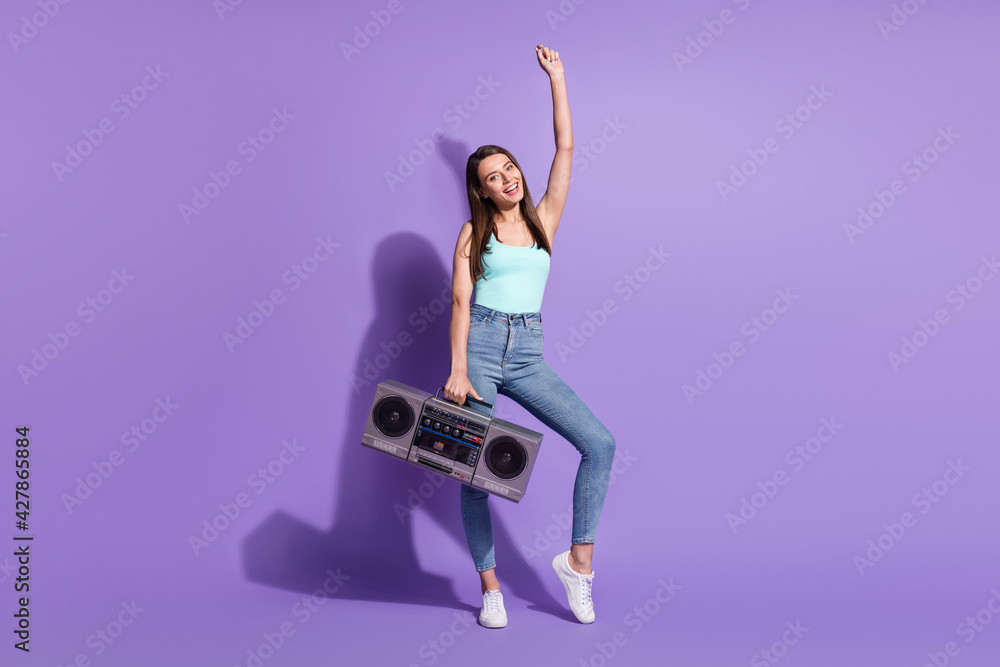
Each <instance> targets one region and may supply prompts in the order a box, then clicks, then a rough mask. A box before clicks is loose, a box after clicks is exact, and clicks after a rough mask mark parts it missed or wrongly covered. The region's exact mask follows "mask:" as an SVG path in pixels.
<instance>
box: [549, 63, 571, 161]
mask: <svg viewBox="0 0 1000 667" xmlns="http://www.w3.org/2000/svg"><path fill="white" fill-rule="evenodd" d="M549 81H550V83H551V86H552V125H553V129H554V131H555V138H556V148H573V124H572V122H571V120H570V115H569V98H568V97H567V95H566V77H565V75H563V74H553V75H552V76H551V77H550V80H549Z"/></svg>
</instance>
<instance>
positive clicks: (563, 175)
mask: <svg viewBox="0 0 1000 667" xmlns="http://www.w3.org/2000/svg"><path fill="white" fill-rule="evenodd" d="M535 55H536V56H537V57H538V64H539V65H540V66H541V68H542V70H544V71H545V73H546V74H548V75H549V83H550V85H551V87H552V126H553V131H554V132H555V139H556V155H555V157H554V158H553V159H552V168H551V169H550V170H549V182H548V185H547V186H546V189H545V194H544V195H542V198H541V200H540V201H539V202H538V205H537V206H536V207H535V210H537V211H538V215H539V217H541V219H542V224H543V225H544V226H545V231H546V233H547V234H548V237H549V241H550V242H551V241H552V238H553V237H554V236H555V233H556V229H557V228H558V227H559V218H561V217H562V211H563V207H564V206H565V205H566V195H567V194H569V173H570V167H571V166H572V164H573V124H572V122H571V121H570V116H569V99H568V98H567V96H566V77H565V70H564V69H563V64H562V60H560V58H559V52H558V51H553V50H552V49H550V48H548V47H544V46H542V45H541V44H539V45H538V46H536V47H535Z"/></svg>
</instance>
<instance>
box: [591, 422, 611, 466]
mask: <svg viewBox="0 0 1000 667" xmlns="http://www.w3.org/2000/svg"><path fill="white" fill-rule="evenodd" d="M616 448H617V443H616V442H615V436H613V435H612V434H611V432H610V431H608V430H607V429H604V432H603V433H602V434H601V435H600V437H598V438H595V439H594V441H593V443H592V445H591V456H592V457H594V458H595V459H597V460H598V461H601V462H603V463H606V464H607V465H608V466H610V465H611V462H612V460H614V458H615V449H616Z"/></svg>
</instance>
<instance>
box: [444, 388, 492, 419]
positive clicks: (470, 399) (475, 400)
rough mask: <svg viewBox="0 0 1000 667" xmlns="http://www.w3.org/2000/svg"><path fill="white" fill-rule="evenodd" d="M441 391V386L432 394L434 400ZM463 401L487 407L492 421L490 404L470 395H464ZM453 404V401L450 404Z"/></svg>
mask: <svg viewBox="0 0 1000 667" xmlns="http://www.w3.org/2000/svg"><path fill="white" fill-rule="evenodd" d="M442 389H444V387H443V386H441V387H438V390H437V391H436V392H434V398H438V393H439V392H440V391H441V390H442ZM446 398H447V397H446ZM448 400H451V399H448ZM465 400H467V401H472V402H474V403H479V404H481V405H485V406H486V407H488V408H489V409H490V419H493V409H494V407H493V404H492V403H487V402H486V401H480V400H479V399H478V398H476V397H475V396H473V395H472V394H466V395H465ZM454 402H455V401H452V403H454ZM456 405H457V403H456Z"/></svg>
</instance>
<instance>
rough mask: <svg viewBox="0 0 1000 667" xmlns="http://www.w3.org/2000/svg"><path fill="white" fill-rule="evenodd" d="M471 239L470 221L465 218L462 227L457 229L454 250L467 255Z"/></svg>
mask: <svg viewBox="0 0 1000 667" xmlns="http://www.w3.org/2000/svg"><path fill="white" fill-rule="evenodd" d="M471 239H472V221H471V220H466V221H465V223H464V224H462V228H461V229H460V230H458V242H457V243H456V245H455V250H456V251H458V252H460V254H461V255H463V256H465V257H468V256H469V245H470V240H471Z"/></svg>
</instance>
